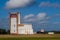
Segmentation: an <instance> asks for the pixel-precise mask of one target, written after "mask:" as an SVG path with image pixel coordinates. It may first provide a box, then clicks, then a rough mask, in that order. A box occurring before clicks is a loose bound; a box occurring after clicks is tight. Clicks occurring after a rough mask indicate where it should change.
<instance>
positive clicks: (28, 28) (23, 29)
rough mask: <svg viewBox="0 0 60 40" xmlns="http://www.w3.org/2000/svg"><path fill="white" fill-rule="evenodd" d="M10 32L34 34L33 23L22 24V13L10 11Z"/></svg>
mask: <svg viewBox="0 0 60 40" xmlns="http://www.w3.org/2000/svg"><path fill="white" fill-rule="evenodd" d="M9 17H10V19H9V20H10V22H9V23H10V34H33V28H32V24H21V22H20V13H19V12H10V16H9Z"/></svg>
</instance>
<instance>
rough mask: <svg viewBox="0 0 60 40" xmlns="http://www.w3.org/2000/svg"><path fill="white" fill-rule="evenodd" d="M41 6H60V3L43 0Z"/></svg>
mask: <svg viewBox="0 0 60 40" xmlns="http://www.w3.org/2000/svg"><path fill="white" fill-rule="evenodd" d="M39 6H40V7H45V6H47V7H60V4H58V3H50V2H49V1H48V2H41V3H40V5H39Z"/></svg>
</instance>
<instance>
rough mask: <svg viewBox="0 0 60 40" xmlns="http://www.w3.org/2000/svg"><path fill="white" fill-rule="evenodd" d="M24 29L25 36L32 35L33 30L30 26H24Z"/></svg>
mask: <svg viewBox="0 0 60 40" xmlns="http://www.w3.org/2000/svg"><path fill="white" fill-rule="evenodd" d="M24 27H25V31H26V33H27V34H33V28H32V25H31V24H25V25H24Z"/></svg>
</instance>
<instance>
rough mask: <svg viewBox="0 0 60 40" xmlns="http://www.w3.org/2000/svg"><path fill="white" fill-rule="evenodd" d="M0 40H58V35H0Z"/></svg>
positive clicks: (59, 36) (59, 37)
mask: <svg viewBox="0 0 60 40" xmlns="http://www.w3.org/2000/svg"><path fill="white" fill-rule="evenodd" d="M0 40H60V34H54V35H48V34H34V35H0Z"/></svg>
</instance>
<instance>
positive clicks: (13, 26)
mask: <svg viewBox="0 0 60 40" xmlns="http://www.w3.org/2000/svg"><path fill="white" fill-rule="evenodd" d="M16 20H17V19H16V18H11V30H10V33H17V22H16Z"/></svg>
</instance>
